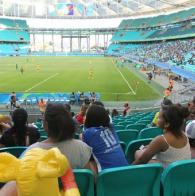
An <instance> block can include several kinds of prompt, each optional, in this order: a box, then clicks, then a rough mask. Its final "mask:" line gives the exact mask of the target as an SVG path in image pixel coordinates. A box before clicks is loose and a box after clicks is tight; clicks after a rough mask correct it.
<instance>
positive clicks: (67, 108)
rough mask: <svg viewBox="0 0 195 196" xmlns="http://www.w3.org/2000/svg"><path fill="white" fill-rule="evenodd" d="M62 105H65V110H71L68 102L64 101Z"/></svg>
mask: <svg viewBox="0 0 195 196" xmlns="http://www.w3.org/2000/svg"><path fill="white" fill-rule="evenodd" d="M64 106H65V108H66V110H67V111H68V112H70V111H71V106H70V104H68V103H65V104H64Z"/></svg>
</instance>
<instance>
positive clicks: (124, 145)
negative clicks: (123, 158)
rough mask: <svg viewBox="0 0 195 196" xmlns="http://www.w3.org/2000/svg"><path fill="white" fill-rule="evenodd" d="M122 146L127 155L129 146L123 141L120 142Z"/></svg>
mask: <svg viewBox="0 0 195 196" xmlns="http://www.w3.org/2000/svg"><path fill="white" fill-rule="evenodd" d="M120 145H121V148H122V149H123V152H124V153H125V151H126V147H127V145H126V144H125V142H122V141H120Z"/></svg>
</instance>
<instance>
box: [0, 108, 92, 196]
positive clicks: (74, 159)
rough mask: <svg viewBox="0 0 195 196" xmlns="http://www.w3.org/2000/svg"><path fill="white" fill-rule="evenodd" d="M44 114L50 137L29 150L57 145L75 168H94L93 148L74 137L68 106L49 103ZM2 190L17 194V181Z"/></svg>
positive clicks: (8, 194)
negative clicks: (91, 161) (92, 160)
mask: <svg viewBox="0 0 195 196" xmlns="http://www.w3.org/2000/svg"><path fill="white" fill-rule="evenodd" d="M44 115H45V116H44V129H45V130H46V131H47V132H48V136H49V137H48V139H46V140H44V141H42V142H37V143H35V144H33V145H31V146H30V147H29V148H28V149H27V150H29V149H32V148H43V149H50V148H53V147H57V148H58V149H59V150H60V151H61V153H62V154H64V155H65V156H66V157H67V158H68V160H69V163H70V165H71V167H72V168H73V169H75V168H88V169H90V168H92V166H91V164H90V162H89V161H90V157H91V148H90V147H89V146H87V144H85V143H84V142H82V141H80V140H75V139H73V137H74V132H75V127H74V122H73V120H72V118H71V115H70V113H69V112H68V111H67V110H66V107H65V106H64V105H63V104H48V105H47V107H46V111H45V114H44ZM24 153H25V152H24ZM2 191H3V193H2V194H4V195H6V196H17V192H16V191H17V188H16V183H15V182H9V183H7V184H6V185H5V186H4V188H3V190H2ZM0 195H1V192H0Z"/></svg>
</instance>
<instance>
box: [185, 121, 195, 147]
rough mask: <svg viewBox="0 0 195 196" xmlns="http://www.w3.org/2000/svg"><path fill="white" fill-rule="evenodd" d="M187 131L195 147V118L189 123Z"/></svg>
mask: <svg viewBox="0 0 195 196" xmlns="http://www.w3.org/2000/svg"><path fill="white" fill-rule="evenodd" d="M185 132H186V134H187V136H188V138H189V142H190V146H191V147H195V120H192V121H191V122H189V123H188V124H187V126H186V129H185Z"/></svg>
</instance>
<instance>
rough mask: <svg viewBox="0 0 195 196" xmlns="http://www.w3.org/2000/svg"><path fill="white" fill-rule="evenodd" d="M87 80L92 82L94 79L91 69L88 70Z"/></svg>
mask: <svg viewBox="0 0 195 196" xmlns="http://www.w3.org/2000/svg"><path fill="white" fill-rule="evenodd" d="M88 79H89V80H93V79H94V77H93V68H92V67H91V68H90V69H89V73H88Z"/></svg>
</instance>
